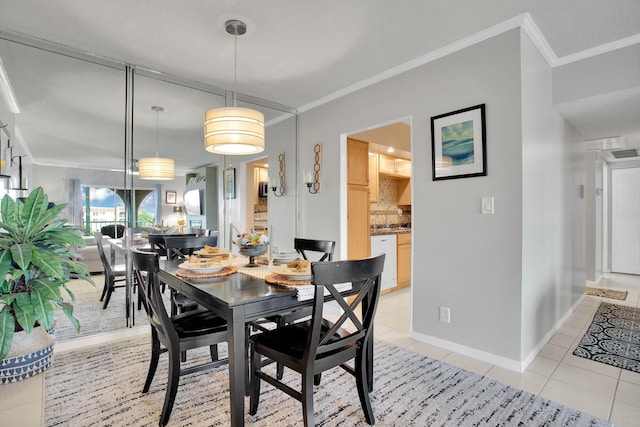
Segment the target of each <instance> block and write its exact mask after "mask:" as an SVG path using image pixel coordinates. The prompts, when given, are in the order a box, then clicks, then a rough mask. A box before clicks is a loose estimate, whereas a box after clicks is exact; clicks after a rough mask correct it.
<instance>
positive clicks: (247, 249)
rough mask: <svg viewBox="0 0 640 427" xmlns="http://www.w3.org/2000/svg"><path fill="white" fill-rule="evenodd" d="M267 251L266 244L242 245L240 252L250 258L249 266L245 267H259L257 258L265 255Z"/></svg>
mask: <svg viewBox="0 0 640 427" xmlns="http://www.w3.org/2000/svg"><path fill="white" fill-rule="evenodd" d="M266 251H267V245H266V244H264V243H258V244H255V245H240V246H239V252H240V253H241V254H242V255H244V256H247V257H249V264H246V265H245V267H257V266H258V264H256V257H257V256H260V255H262V254H264V253H265V252H266Z"/></svg>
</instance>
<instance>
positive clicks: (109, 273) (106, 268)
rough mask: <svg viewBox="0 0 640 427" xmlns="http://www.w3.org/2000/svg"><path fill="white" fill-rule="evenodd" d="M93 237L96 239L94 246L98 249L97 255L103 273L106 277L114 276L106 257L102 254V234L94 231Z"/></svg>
mask: <svg viewBox="0 0 640 427" xmlns="http://www.w3.org/2000/svg"><path fill="white" fill-rule="evenodd" d="M93 236H94V237H95V239H96V246H97V247H98V255H100V261H102V266H103V267H104V273H105V275H106V276H114V272H113V267H112V266H111V262H109V259H108V258H107V255H106V254H105V252H104V242H103V241H102V233H101V232H99V231H95V232H94V233H93Z"/></svg>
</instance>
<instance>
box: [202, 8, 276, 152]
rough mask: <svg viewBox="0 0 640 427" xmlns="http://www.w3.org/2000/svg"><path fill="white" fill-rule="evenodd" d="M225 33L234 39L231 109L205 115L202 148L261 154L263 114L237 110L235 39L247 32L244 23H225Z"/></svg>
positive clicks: (222, 109)
mask: <svg viewBox="0 0 640 427" xmlns="http://www.w3.org/2000/svg"><path fill="white" fill-rule="evenodd" d="M225 29H226V31H227V33H229V34H231V35H233V36H234V41H235V56H234V76H233V107H222V108H213V109H211V110H209V111H207V112H206V113H205V116H204V148H205V149H206V150H207V151H210V152H212V153H216V154H223V155H242V154H255V153H261V152H262V151H264V115H263V114H262V113H261V112H259V111H256V110H252V109H249V108H240V107H236V83H237V74H238V36H241V35H243V34H245V33H246V32H247V26H246V24H245V23H244V22H242V21H239V20H237V19H232V20H230V21H227V22H226V24H225Z"/></svg>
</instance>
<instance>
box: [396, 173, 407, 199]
mask: <svg viewBox="0 0 640 427" xmlns="http://www.w3.org/2000/svg"><path fill="white" fill-rule="evenodd" d="M396 182H397V184H398V200H396V203H397V204H399V205H410V204H411V180H410V179H409V178H403V179H397V180H396Z"/></svg>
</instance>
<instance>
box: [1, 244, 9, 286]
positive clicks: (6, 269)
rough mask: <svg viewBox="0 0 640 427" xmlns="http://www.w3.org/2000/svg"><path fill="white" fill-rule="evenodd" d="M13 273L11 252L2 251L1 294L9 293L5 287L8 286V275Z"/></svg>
mask: <svg viewBox="0 0 640 427" xmlns="http://www.w3.org/2000/svg"><path fill="white" fill-rule="evenodd" d="M10 271H11V251H9V250H6V249H4V248H3V249H0V292H8V285H7V289H4V287H3V285H5V284H6V277H7V273H9V272H10Z"/></svg>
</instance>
